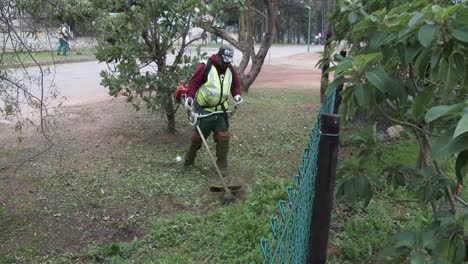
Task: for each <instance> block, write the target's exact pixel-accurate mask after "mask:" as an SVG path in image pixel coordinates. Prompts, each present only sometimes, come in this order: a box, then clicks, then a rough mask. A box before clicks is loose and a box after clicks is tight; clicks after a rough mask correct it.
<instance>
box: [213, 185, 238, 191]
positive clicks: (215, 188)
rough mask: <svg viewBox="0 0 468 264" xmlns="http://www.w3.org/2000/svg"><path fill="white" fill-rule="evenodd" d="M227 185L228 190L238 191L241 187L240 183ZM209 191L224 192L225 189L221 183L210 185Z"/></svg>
mask: <svg viewBox="0 0 468 264" xmlns="http://www.w3.org/2000/svg"><path fill="white" fill-rule="evenodd" d="M227 187H228V189H229V192H238V191H240V190H241V189H242V185H229V186H227ZM210 192H225V190H224V187H223V186H222V185H211V186H210Z"/></svg>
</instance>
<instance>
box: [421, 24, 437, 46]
mask: <svg viewBox="0 0 468 264" xmlns="http://www.w3.org/2000/svg"><path fill="white" fill-rule="evenodd" d="M436 30H437V26H436V25H432V24H425V25H423V26H422V27H421V28H420V29H419V32H418V39H419V42H420V43H421V45H423V46H424V47H427V46H429V44H431V42H432V40H433V39H434V33H435V32H436Z"/></svg>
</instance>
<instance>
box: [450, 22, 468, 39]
mask: <svg viewBox="0 0 468 264" xmlns="http://www.w3.org/2000/svg"><path fill="white" fill-rule="evenodd" d="M452 35H453V37H455V38H456V39H458V40H459V41H463V42H468V25H464V26H461V27H458V28H455V29H454V30H453V31H452Z"/></svg>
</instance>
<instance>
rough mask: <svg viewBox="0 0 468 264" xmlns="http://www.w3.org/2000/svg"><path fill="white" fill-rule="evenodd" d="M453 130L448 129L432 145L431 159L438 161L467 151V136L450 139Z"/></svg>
mask: <svg viewBox="0 0 468 264" xmlns="http://www.w3.org/2000/svg"><path fill="white" fill-rule="evenodd" d="M453 131H454V129H448V130H447V131H445V132H444V133H443V134H442V135H441V136H439V137H438V138H437V139H436V140H434V142H433V143H432V148H431V159H440V158H442V157H445V156H447V155H449V154H452V153H458V152H461V151H464V150H466V149H468V136H460V137H456V138H454V139H452V135H453Z"/></svg>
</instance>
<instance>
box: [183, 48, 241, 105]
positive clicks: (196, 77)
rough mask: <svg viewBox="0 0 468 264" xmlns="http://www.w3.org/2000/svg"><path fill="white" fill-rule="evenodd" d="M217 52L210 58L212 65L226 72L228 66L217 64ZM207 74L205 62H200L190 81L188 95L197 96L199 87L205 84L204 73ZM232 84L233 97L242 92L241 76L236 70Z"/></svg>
mask: <svg viewBox="0 0 468 264" xmlns="http://www.w3.org/2000/svg"><path fill="white" fill-rule="evenodd" d="M215 57H216V54H213V55H211V57H210V58H209V60H210V61H211V65H212V66H215V67H216V70H217V71H218V74H224V73H225V72H226V68H224V67H223V66H221V65H217V64H216V62H215ZM204 74H205V63H200V64H198V66H197V68H196V69H195V73H194V74H193V76H192V78H191V79H190V81H189V83H188V91H187V97H192V98H194V97H195V93H196V92H197V90H198V88H200V86H201V85H202V84H203V83H202V80H203V75H204ZM232 76H233V78H232V84H231V95H232V97H234V96H236V95H240V94H241V89H240V81H239V76H237V72H236V71H235V70H234V72H233V73H232Z"/></svg>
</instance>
